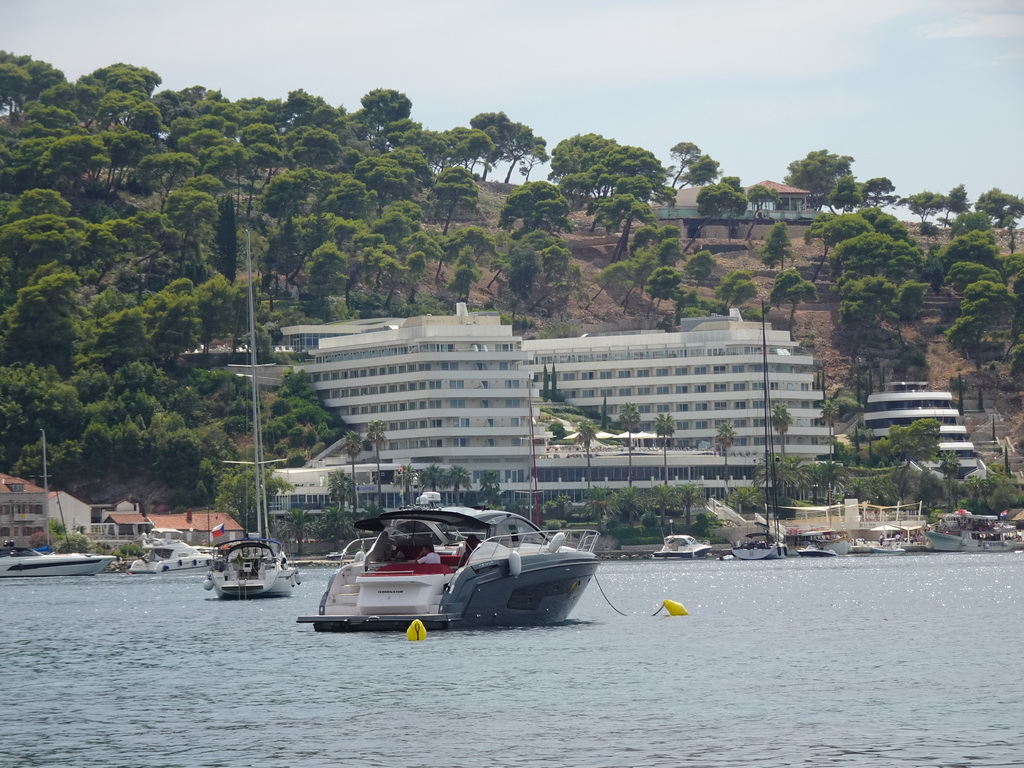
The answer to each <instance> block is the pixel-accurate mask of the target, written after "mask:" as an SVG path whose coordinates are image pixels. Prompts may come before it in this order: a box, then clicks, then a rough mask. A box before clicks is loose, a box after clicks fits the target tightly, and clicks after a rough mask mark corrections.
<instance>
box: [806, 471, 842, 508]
mask: <svg viewBox="0 0 1024 768" xmlns="http://www.w3.org/2000/svg"><path fill="white" fill-rule="evenodd" d="M805 471H806V473H807V480H808V481H809V482H811V483H815V484H817V485H818V486H819V487H821V488H824V490H825V504H827V505H828V506H829V507H830V506H831V503H833V499H834V497H835V494H836V492H837V490H842V489H843V486H844V484H845V483H846V480H847V478H848V477H849V476H850V470H849V469H847V468H846V467H844V466H843V465H842V464H841V463H840V462H837V461H833V460H831V459H825V460H824V461H820V462H815V463H814V464H811V465H809V466H808V467H807V469H806V470H805ZM815 503H817V500H816V499H815Z"/></svg>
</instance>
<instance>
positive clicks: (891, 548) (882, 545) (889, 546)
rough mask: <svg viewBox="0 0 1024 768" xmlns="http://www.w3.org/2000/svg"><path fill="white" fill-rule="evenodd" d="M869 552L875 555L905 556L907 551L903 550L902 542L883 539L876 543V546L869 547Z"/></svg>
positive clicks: (894, 539)
mask: <svg viewBox="0 0 1024 768" xmlns="http://www.w3.org/2000/svg"><path fill="white" fill-rule="evenodd" d="M871 552H872V554H875V555H905V554H907V550H905V549H904V548H903V542H902V541H901V540H900V539H897V538H893V537H891V536H890V537H888V538H883V539H882V540H881V541H879V542H878V544H877V545H875V544H873V545H872V546H871Z"/></svg>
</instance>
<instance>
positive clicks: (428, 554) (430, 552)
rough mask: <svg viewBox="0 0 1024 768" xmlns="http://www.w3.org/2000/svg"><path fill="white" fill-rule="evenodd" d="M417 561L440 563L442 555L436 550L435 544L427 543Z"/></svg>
mask: <svg viewBox="0 0 1024 768" xmlns="http://www.w3.org/2000/svg"><path fill="white" fill-rule="evenodd" d="M416 562H417V563H423V564H425V565H426V564H429V565H440V563H441V556H440V555H439V554H437V552H435V551H434V545H433V544H427V545H426V546H425V547H423V549H421V550H420V556H419V557H417V558H416Z"/></svg>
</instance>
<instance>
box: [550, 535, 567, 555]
mask: <svg viewBox="0 0 1024 768" xmlns="http://www.w3.org/2000/svg"><path fill="white" fill-rule="evenodd" d="M563 541H565V534H564V533H563V532H562V531H559V532H558V533H556V534H555V535H554V536H552V537H551V541H550V542H549V543H548V552H557V551H558V550H560V549H561V548H562V542H563Z"/></svg>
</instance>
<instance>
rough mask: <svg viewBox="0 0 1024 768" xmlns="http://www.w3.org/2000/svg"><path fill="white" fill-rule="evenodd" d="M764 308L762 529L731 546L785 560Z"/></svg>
mask: <svg viewBox="0 0 1024 768" xmlns="http://www.w3.org/2000/svg"><path fill="white" fill-rule="evenodd" d="M764 313H765V307H764V304H763V303H762V304H761V361H762V365H761V368H762V377H763V381H764V518H765V522H764V523H762V524H761V525H763V526H764V531H759V532H757V533H750V534H747V536H746V539H745V540H744V541H742V542H740V543H738V544H736V545H735V546H733V548H732V555H733V557H735V558H736V559H737V560H784V559H786V557H787V556H788V555H789V548H788V547H787V546H786V541H785V538H784V537H783V536H782V533H781V531H780V530H779V485H778V474H777V472H776V466H775V458H776V457H775V447H774V440H773V438H772V400H771V385H770V383H769V380H768V331H767V330H766V329H765V319H764Z"/></svg>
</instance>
